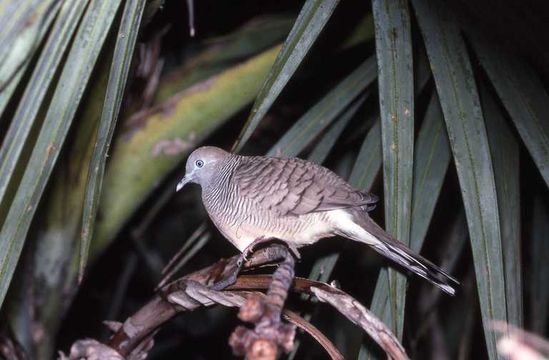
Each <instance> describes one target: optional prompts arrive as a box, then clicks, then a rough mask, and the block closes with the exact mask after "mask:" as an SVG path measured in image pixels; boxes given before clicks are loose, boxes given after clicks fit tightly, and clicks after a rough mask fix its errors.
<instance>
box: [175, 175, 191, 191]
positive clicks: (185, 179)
mask: <svg viewBox="0 0 549 360" xmlns="http://www.w3.org/2000/svg"><path fill="white" fill-rule="evenodd" d="M191 180H192V177H191V176H190V175H185V176H183V179H181V180H180V181H179V182H178V183H177V186H176V187H175V191H179V190H181V189H183V186H185V185H187V184H188V183H189V182H190V181H191Z"/></svg>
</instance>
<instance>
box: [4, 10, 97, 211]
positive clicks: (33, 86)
mask: <svg viewBox="0 0 549 360" xmlns="http://www.w3.org/2000/svg"><path fill="white" fill-rule="evenodd" d="M87 3H88V1H67V2H65V3H64V4H63V6H62V7H61V9H60V10H59V14H58V17H57V20H56V22H55V23H54V25H53V29H52V30H51V32H50V35H49V36H48V39H47V41H46V44H45V45H44V49H43V51H42V53H41V56H40V57H39V59H38V62H37V63H36V65H35V67H34V71H33V73H32V75H31V78H30V80H29V82H28V85H27V87H26V89H25V92H24V94H23V96H22V98H21V100H20V101H19V105H18V106H17V110H16V112H15V115H14V117H13V119H12V121H11V124H10V127H9V129H8V132H7V133H6V137H5V139H4V143H3V144H2V148H1V149H0V173H2V174H3V176H1V177H0V203H2V202H3V201H4V199H5V198H4V196H5V195H6V189H7V186H8V184H9V183H10V181H11V180H12V178H13V172H14V170H15V167H16V165H17V163H18V161H19V157H20V155H21V152H22V151H23V147H24V146H25V144H26V142H27V139H28V136H29V133H30V130H31V128H32V126H33V124H34V121H35V120H36V117H37V115H38V111H39V110H40V108H41V107H42V105H43V101H44V97H45V96H46V93H47V91H48V89H49V87H50V84H51V81H52V79H53V77H54V75H55V73H56V71H57V69H58V67H59V63H60V62H61V59H62V58H63V55H64V54H65V49H66V47H67V45H68V44H69V41H70V40H71V39H72V37H73V35H74V31H75V29H76V26H77V25H78V22H79V21H80V18H81V16H82V13H83V12H84V9H85V8H86V5H87ZM10 86H11V85H10Z"/></svg>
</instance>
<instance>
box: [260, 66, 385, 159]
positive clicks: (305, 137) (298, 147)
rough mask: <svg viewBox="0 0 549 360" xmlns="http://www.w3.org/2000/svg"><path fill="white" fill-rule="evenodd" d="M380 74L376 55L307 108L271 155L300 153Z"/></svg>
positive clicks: (295, 154) (271, 151)
mask: <svg viewBox="0 0 549 360" xmlns="http://www.w3.org/2000/svg"><path fill="white" fill-rule="evenodd" d="M375 78H376V63H375V58H374V57H373V56H372V57H370V58H369V59H368V60H366V61H365V62H364V63H362V65H360V66H359V67H358V68H357V69H356V70H354V71H353V72H352V73H351V74H349V76H347V77H346V78H345V79H344V80H342V81H341V82H340V83H339V84H338V85H337V86H336V87H335V88H334V89H332V90H331V91H330V92H329V93H328V94H326V95H325V96H324V98H323V99H322V100H320V101H319V102H318V103H316V104H315V105H314V106H313V107H312V108H311V109H309V111H307V112H306V113H305V114H304V115H303V116H302V117H301V118H300V119H299V120H297V121H296V122H295V124H294V125H293V126H292V127H291V128H290V129H289V130H288V131H287V132H286V133H285V134H284V136H283V137H282V138H281V139H280V140H279V141H278V142H277V143H276V144H275V145H274V146H273V147H272V148H271V150H270V151H269V152H268V154H267V155H269V156H273V155H278V154H284V155H285V156H297V155H298V154H299V153H300V152H301V151H302V150H303V149H304V148H305V147H306V146H307V144H309V143H310V142H311V141H312V140H313V139H315V138H316V137H317V136H318V134H320V132H322V130H324V129H325V128H326V127H327V126H329V125H330V124H331V123H332V121H333V120H334V119H335V118H336V117H337V115H339V114H340V113H341V111H343V109H345V108H346V107H347V106H348V105H349V104H350V103H351V102H352V101H353V100H354V99H355V98H356V97H357V96H358V94H360V93H361V92H362V91H364V89H365V88H366V87H367V86H368V85H370V84H371V83H372V82H373V81H374V79H375Z"/></svg>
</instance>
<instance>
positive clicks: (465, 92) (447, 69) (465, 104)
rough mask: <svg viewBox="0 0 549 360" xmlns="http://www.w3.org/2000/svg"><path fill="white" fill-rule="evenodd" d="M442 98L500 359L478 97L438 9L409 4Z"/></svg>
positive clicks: (492, 199) (497, 253)
mask: <svg viewBox="0 0 549 360" xmlns="http://www.w3.org/2000/svg"><path fill="white" fill-rule="evenodd" d="M412 4H413V5H414V8H415V11H416V15H417V18H418V22H419V25H420V29H421V32H422V34H423V38H424V40H425V45H426V48H427V54H428V57H429V60H430V62H431V69H432V71H433V75H434V78H435V84H436V87H437V91H438V94H439V97H440V101H441V106H442V111H443V114H444V120H445V122H446V128H447V130H448V135H449V138H450V144H451V148H452V152H453V155H454V159H455V164H456V168H457V173H458V178H459V183H460V187H461V192H462V198H463V202H464V206H465V212H466V216H467V223H468V227H469V234H470V239H471V246H472V250H473V260H474V265H475V273H476V278H477V287H478V292H479V299H480V308H481V315H482V320H483V325H484V333H485V338H486V343H487V348H488V354H489V357H490V359H496V358H497V357H498V355H497V350H496V340H497V339H496V336H495V334H494V333H493V331H491V329H490V322H491V321H492V320H494V319H496V320H502V321H506V320H507V302H506V298H505V278H504V271H503V259H502V240H501V231H500V219H499V212H498V204H497V194H496V190H495V180H494V173H493V170H492V161H491V156H490V149H489V145H488V138H487V135H486V129H485V127H484V119H483V116H482V112H481V108H480V102H479V98H478V92H477V90H476V85H475V81H474V78H473V73H472V69H471V65H470V63H469V58H468V55H467V51H466V48H465V43H464V41H463V39H462V38H461V37H460V34H459V29H458V28H457V26H456V23H455V22H454V20H453V19H452V17H451V14H449V13H448V11H449V10H448V9H446V8H444V7H443V5H442V4H438V3H429V4H427V3H425V2H422V1H415V0H414V1H412Z"/></svg>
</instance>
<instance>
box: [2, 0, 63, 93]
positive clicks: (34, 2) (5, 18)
mask: <svg viewBox="0 0 549 360" xmlns="http://www.w3.org/2000/svg"><path fill="white" fill-rule="evenodd" d="M2 5H4V6H6V5H7V8H6V9H4V10H5V11H4V12H2V13H0V28H1V29H2V32H1V34H0V49H2V51H1V52H0V92H1V91H2V90H3V89H4V88H5V87H6V85H7V84H8V83H9V82H10V81H11V80H12V79H13V75H14V74H15V73H16V72H17V69H19V68H20V67H21V66H22V65H23V63H25V62H26V61H27V60H28V59H29V57H30V55H31V54H32V51H33V50H34V49H35V48H36V47H37V46H38V43H39V42H40V39H41V35H43V34H44V25H45V26H46V28H47V26H48V21H47V19H48V17H49V16H50V15H51V13H55V9H56V8H57V4H56V2H55V1H53V0H45V1H44V0H31V1H11V4H2Z"/></svg>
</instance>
